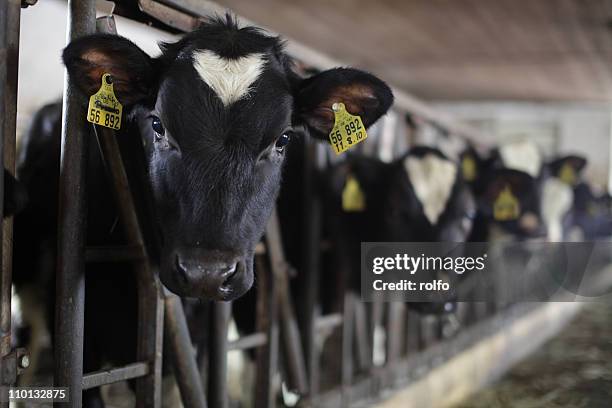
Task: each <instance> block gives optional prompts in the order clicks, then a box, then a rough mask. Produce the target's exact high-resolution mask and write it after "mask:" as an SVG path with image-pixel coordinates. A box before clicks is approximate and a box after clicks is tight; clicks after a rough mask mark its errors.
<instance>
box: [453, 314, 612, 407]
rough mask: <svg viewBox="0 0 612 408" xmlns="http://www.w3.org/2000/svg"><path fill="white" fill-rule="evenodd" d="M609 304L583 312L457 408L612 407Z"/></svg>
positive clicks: (610, 318)
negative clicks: (499, 377) (536, 349)
mask: <svg viewBox="0 0 612 408" xmlns="http://www.w3.org/2000/svg"><path fill="white" fill-rule="evenodd" d="M611 322H612V304H606V303H592V304H589V305H587V306H586V307H584V308H583V310H582V311H581V312H580V313H579V314H578V315H577V317H576V318H575V319H574V320H573V321H572V323H570V324H569V325H568V326H567V327H566V328H565V329H564V330H563V331H562V333H561V334H560V335H558V336H557V337H555V338H554V339H552V340H550V341H549V342H547V343H546V344H545V345H544V346H543V347H541V348H540V349H539V350H538V351H537V352H536V353H534V354H533V355H532V356H530V357H529V358H528V359H527V360H525V361H523V362H522V363H520V364H519V365H517V366H515V367H514V368H513V369H512V370H511V371H510V372H508V374H506V375H505V376H504V377H503V378H502V379H501V381H499V382H498V383H496V384H495V385H493V386H492V387H489V388H487V389H486V390H484V391H482V392H479V393H477V394H475V395H473V396H472V397H471V398H470V399H469V400H468V401H465V402H464V403H462V404H460V405H458V406H456V407H455V408H498V407H499V408H502V407H503V408H506V407H513V408H514V407H516V408H540V407H546V408H566V407H567V408H570V407H571V408H581V407H585V408H587V407H588V408H599V407H602V408H603V407H610V406H612V324H610V323H611Z"/></svg>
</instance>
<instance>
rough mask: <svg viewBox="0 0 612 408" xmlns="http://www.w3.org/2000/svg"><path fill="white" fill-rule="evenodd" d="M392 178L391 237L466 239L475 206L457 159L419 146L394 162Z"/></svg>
mask: <svg viewBox="0 0 612 408" xmlns="http://www.w3.org/2000/svg"><path fill="white" fill-rule="evenodd" d="M390 180H391V185H392V186H393V187H392V188H390V191H389V197H388V200H387V201H388V202H387V211H386V213H387V214H388V219H387V228H388V231H389V234H390V237H389V238H390V239H391V240H395V241H452V242H463V241H465V240H466V238H467V236H468V234H469V233H470V231H471V228H472V220H473V218H474V215H475V212H476V206H475V203H474V200H473V197H472V195H471V193H470V192H469V191H468V189H467V187H466V186H465V184H464V183H463V181H462V178H461V175H460V171H459V167H458V166H457V164H456V163H455V162H453V161H451V160H449V159H448V158H447V157H445V156H444V155H443V154H442V153H441V152H440V151H439V150H437V149H433V148H429V147H416V148H414V149H413V150H411V152H410V153H408V154H407V155H406V156H405V157H403V158H401V159H399V160H398V161H397V162H396V163H394V164H393V170H392V171H391V174H390Z"/></svg>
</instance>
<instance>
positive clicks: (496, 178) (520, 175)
mask: <svg viewBox="0 0 612 408" xmlns="http://www.w3.org/2000/svg"><path fill="white" fill-rule="evenodd" d="M484 185H485V186H484V191H483V193H482V195H481V196H480V197H479V198H478V201H479V203H478V207H479V209H478V211H479V213H480V217H482V219H483V220H485V221H486V222H487V223H488V224H489V226H495V227H498V228H501V230H503V231H504V232H506V233H510V234H511V235H513V236H514V237H516V238H519V239H523V238H536V237H541V236H542V235H543V234H544V228H543V224H542V217H541V211H540V199H541V192H540V185H539V182H538V180H537V179H535V178H533V177H531V176H530V175H529V174H527V173H524V172H522V171H518V170H512V169H496V170H493V171H490V172H489V174H488V175H487V178H486V181H485V183H484Z"/></svg>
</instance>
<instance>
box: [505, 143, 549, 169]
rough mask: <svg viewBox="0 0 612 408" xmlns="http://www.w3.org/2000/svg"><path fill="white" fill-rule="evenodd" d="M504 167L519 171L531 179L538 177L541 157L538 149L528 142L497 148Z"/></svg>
mask: <svg viewBox="0 0 612 408" xmlns="http://www.w3.org/2000/svg"><path fill="white" fill-rule="evenodd" d="M499 154H500V156H501V159H502V161H503V162H504V166H505V167H507V168H509V169H514V170H520V171H523V172H525V173H527V174H529V175H530V176H531V177H538V175H539V174H540V168H541V167H542V157H541V156H540V151H539V150H538V147H537V146H536V145H535V144H534V143H531V142H530V141H528V140H521V141H518V142H512V143H508V144H505V145H503V146H501V147H500V148H499Z"/></svg>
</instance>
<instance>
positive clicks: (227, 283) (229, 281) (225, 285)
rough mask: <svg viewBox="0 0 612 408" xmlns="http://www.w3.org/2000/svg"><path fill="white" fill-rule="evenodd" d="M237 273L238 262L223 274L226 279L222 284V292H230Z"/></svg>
mask: <svg viewBox="0 0 612 408" xmlns="http://www.w3.org/2000/svg"><path fill="white" fill-rule="evenodd" d="M236 272H238V263H237V262H236V263H234V264H232V265H230V266H228V267H227V268H225V270H224V271H223V273H222V274H223V276H224V278H225V279H223V283H222V284H221V290H223V291H228V290H229V286H230V285H231V284H232V279H233V277H234V276H236Z"/></svg>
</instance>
